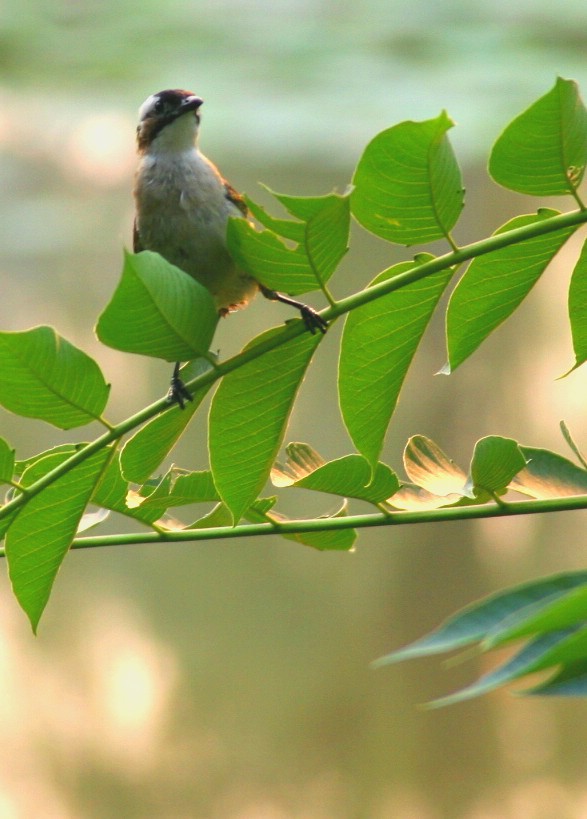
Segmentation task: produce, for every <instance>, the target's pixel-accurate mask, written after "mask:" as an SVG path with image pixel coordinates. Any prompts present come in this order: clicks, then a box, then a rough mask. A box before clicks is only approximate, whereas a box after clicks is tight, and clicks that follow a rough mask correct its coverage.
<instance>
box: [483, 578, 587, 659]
mask: <svg viewBox="0 0 587 819" xmlns="http://www.w3.org/2000/svg"><path fill="white" fill-rule="evenodd" d="M585 612H587V584H585V585H581V586H576V587H575V588H573V589H570V590H563V591H560V590H557V591H555V592H553V593H552V594H550V595H548V596H547V597H543V598H541V599H540V600H538V601H536V602H533V603H530V604H529V605H527V606H523V607H522V608H519V609H517V610H516V611H514V612H513V613H512V614H511V615H509V616H508V617H506V618H504V619H503V620H502V621H501V622H500V623H499V624H498V625H497V626H496V627H495V628H494V629H492V630H491V631H490V632H489V633H488V635H487V636H486V637H485V638H484V640H483V648H484V650H486V651H487V650H489V649H492V648H496V647H497V646H501V645H504V644H505V643H509V642H512V641H513V640H519V639H521V638H522V637H530V636H533V635H535V634H542V633H546V632H550V631H560V630H562V629H566V628H570V627H574V626H577V625H582V624H583V623H584V622H585V620H586V617H585Z"/></svg>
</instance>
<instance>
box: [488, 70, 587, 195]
mask: <svg viewBox="0 0 587 819" xmlns="http://www.w3.org/2000/svg"><path fill="white" fill-rule="evenodd" d="M586 161H587V111H586V110H585V106H584V105H583V102H582V100H581V97H580V96H579V89H578V87H577V84H576V83H575V82H573V81H572V80H564V79H562V78H561V77H559V78H558V79H557V81H556V84H555V85H554V88H552V89H551V90H550V91H549V92H548V93H547V94H545V95H544V96H543V97H541V98H540V99H539V100H538V101H537V102H535V103H534V104H533V105H531V106H530V107H529V108H528V109H527V110H526V111H524V112H523V113H522V114H520V115H519V116H518V117H516V119H514V120H513V122H511V123H510V124H509V125H508V126H507V128H506V129H505V130H504V132H503V133H502V134H501V136H500V137H499V138H498V140H497V142H496V143H495V145H494V146H493V150H492V152H491V157H490V160H489V172H490V173H491V175H492V177H493V178H494V179H495V181H496V182H498V183H499V184H500V185H503V186H504V187H506V188H511V189H512V190H515V191H518V192H519V193H526V194H530V195H532V196H557V195H561V194H562V195H564V194H572V193H573V192H574V191H575V190H576V189H577V188H578V186H579V184H580V182H581V180H582V178H583V173H584V171H585V162H586Z"/></svg>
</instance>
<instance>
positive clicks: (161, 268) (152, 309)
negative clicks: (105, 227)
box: [96, 220, 243, 361]
mask: <svg viewBox="0 0 587 819" xmlns="http://www.w3.org/2000/svg"><path fill="white" fill-rule="evenodd" d="M241 221H243V220H241ZM217 322H218V311H217V309H216V307H215V306H214V300H213V298H212V296H211V295H210V293H209V291H208V290H207V289H206V288H205V287H204V286H203V285H201V284H200V283H199V282H197V281H196V280H195V279H193V278H192V277H191V276H188V275H187V273H184V272H183V271H182V270H180V269H179V268H178V267H174V265H171V264H169V262H167V261H165V259H164V258H163V257H162V256H160V255H159V254H158V253H152V252H150V251H148V250H144V251H142V252H141V253H137V254H132V253H126V252H125V254H124V267H123V270H122V277H121V279H120V282H119V283H118V287H117V288H116V291H115V293H114V295H113V297H112V300H111V301H110V303H109V304H108V306H107V307H106V309H105V310H104V312H103V313H102V315H101V316H100V318H99V319H98V324H97V325H96V333H97V335H98V338H99V339H100V341H101V342H102V343H103V344H107V345H108V346H109V347H113V348H114V349H115V350H122V351H123V352H125V353H139V354H140V355H148V356H153V357H155V358H163V359H165V360H166V361H187V360H191V359H193V358H198V357H199V356H203V355H206V354H207V352H208V348H209V346H210V342H211V341H212V336H213V335H214V330H215V329H216V324H217Z"/></svg>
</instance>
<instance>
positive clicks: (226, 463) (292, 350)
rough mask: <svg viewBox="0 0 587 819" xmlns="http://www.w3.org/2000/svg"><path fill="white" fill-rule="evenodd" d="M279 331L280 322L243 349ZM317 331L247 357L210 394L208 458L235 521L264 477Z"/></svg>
mask: <svg viewBox="0 0 587 819" xmlns="http://www.w3.org/2000/svg"><path fill="white" fill-rule="evenodd" d="M280 332H282V330H281V328H279V329H273V330H269V331H267V332H266V333H263V334H262V335H261V336H258V337H257V338H256V339H254V340H253V341H252V342H251V344H249V345H248V346H247V348H246V349H249V348H250V347H251V346H254V345H256V344H260V343H263V341H264V340H265V339H267V338H270V337H271V336H273V335H275V334H276V333H280ZM321 337H322V336H321V335H320V334H318V335H315V336H313V335H310V334H309V333H305V334H304V335H300V336H297V337H296V338H294V339H292V340H291V341H289V342H288V343H286V344H283V345H281V346H280V347H276V348H275V349H273V350H270V351H269V352H266V353H265V354H263V355H261V356H259V357H258V358H254V359H252V360H251V361H249V362H248V363H246V364H245V365H244V366H242V367H240V368H239V369H238V370H234V371H233V372H231V373H229V374H228V375H227V376H225V377H224V378H223V379H222V381H221V383H220V386H219V388H218V390H217V391H216V394H215V395H214V398H213V399H212V405H211V408H210V419H209V445H210V464H211V467H212V473H213V475H214V483H215V484H216V487H217V489H218V492H219V493H220V496H221V498H222V500H223V501H224V502H225V503H226V505H227V506H228V507H229V509H230V510H231V512H232V514H233V517H234V521H235V523H236V522H237V521H238V520H239V519H240V517H241V516H242V515H243V513H244V512H245V510H246V509H247V508H248V507H249V506H250V505H251V503H252V502H253V501H254V500H255V499H256V498H257V496H258V494H259V492H260V491H261V490H262V488H263V486H264V485H265V482H266V481H267V478H268V477H269V472H270V470H271V467H272V466H273V462H274V461H275V458H276V456H277V452H278V450H279V447H280V446H281V442H282V440H283V436H284V434H285V429H286V426H287V421H288V419H289V414H290V412H291V408H292V406H293V401H294V399H295V396H296V393H297V391H298V389H299V386H300V384H301V381H302V379H303V377H304V373H305V371H306V368H307V366H308V364H309V363H310V359H311V358H312V355H313V353H314V351H315V349H316V347H317V346H318V344H319V343H320V340H321Z"/></svg>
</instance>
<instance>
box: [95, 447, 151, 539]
mask: <svg viewBox="0 0 587 819" xmlns="http://www.w3.org/2000/svg"><path fill="white" fill-rule="evenodd" d="M141 500H142V499H141V498H140V497H139V496H138V495H137V494H136V493H133V492H131V491H130V490H129V485H128V481H126V480H125V479H124V478H123V476H122V473H121V471H120V460H119V457H118V456H114V457H113V458H112V459H111V461H110V463H109V464H108V466H107V467H106V469H105V470H104V472H103V473H102V475H101V477H100V481H99V482H98V484H97V486H96V488H95V491H94V493H93V495H92V503H95V504H96V505H97V506H102V507H103V508H104V509H111V510H112V511H113V512H118V513H119V514H120V515H125V516H126V517H129V518H133V520H138V521H140V522H141V523H144V524H145V525H146V526H150V525H151V524H153V523H155V521H156V520H158V519H159V517H160V514H161V513H160V511H159V510H158V509H155V508H154V507H151V508H143V506H142V504H141ZM129 504H130V505H129Z"/></svg>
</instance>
